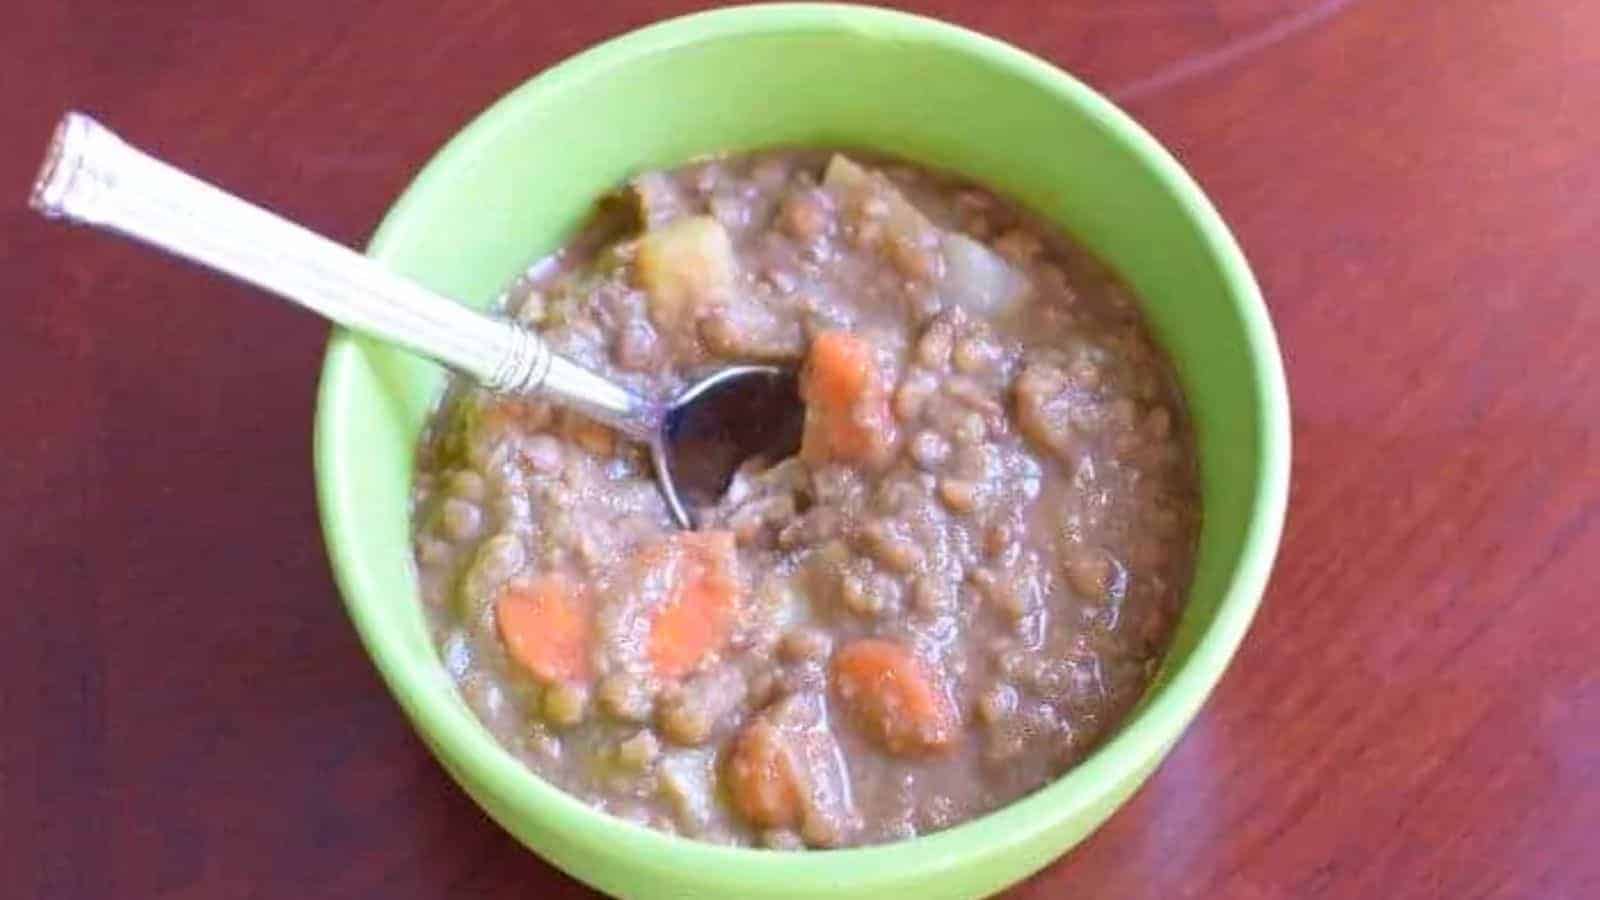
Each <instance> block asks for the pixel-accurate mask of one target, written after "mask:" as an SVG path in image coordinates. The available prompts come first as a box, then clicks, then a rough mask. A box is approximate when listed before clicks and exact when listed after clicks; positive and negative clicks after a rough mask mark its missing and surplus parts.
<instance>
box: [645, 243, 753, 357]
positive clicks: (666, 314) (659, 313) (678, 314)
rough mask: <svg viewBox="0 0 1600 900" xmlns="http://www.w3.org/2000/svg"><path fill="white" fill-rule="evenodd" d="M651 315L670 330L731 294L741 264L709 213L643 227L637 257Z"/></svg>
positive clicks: (691, 319)
mask: <svg viewBox="0 0 1600 900" xmlns="http://www.w3.org/2000/svg"><path fill="white" fill-rule="evenodd" d="M635 264H636V265H637V270H636V271H637V274H638V279H639V285H640V286H641V287H643V288H644V290H645V292H646V293H647V294H649V296H650V318H651V320H652V321H654V322H655V324H656V327H658V328H661V329H666V330H677V329H683V328H687V327H688V326H690V325H692V324H693V321H694V319H695V318H696V317H698V315H699V314H700V313H701V312H703V311H705V310H706V309H707V308H708V307H709V305H710V304H713V303H720V302H723V301H726V300H728V299H729V298H730V297H732V296H733V291H734V286H735V283H736V281H737V278H738V266H737V263H736V262H735V261H734V257H733V242H732V241H731V240H730V239H729V238H728V232H727V229H725V228H723V227H722V223H720V222H718V221H717V220H716V219H714V218H712V217H710V216H689V217H687V218H681V219H675V220H673V221H671V222H668V223H667V224H666V225H663V226H661V227H660V228H654V229H651V230H650V231H647V232H645V234H644V236H643V237H641V238H640V239H639V249H638V255H637V256H636V258H635Z"/></svg>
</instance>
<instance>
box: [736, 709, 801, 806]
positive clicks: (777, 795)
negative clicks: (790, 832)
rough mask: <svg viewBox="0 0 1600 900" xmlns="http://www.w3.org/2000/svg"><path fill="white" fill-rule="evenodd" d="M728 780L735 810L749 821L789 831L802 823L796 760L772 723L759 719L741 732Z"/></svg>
mask: <svg viewBox="0 0 1600 900" xmlns="http://www.w3.org/2000/svg"><path fill="white" fill-rule="evenodd" d="M725 777H726V782H727V785H728V794H729V796H730V797H731V798H732V799H733V806H734V808H735V809H737V810H738V811H739V814H740V815H742V816H744V817H745V818H746V819H748V820H749V821H750V822H752V823H754V824H756V825H758V826H760V827H762V828H788V827H792V826H794V825H795V824H797V823H798V822H799V821H800V813H801V806H800V787H799V785H798V784H797V783H796V778H795V769H794V760H792V759H791V758H790V757H789V749H788V748H787V747H786V746H784V741H783V736H782V735H781V734H780V733H779V732H778V729H777V727H776V726H774V725H773V724H772V723H771V722H768V721H766V720H765V719H756V720H755V721H753V722H751V723H750V724H749V725H747V726H745V729H744V730H743V731H741V732H740V733H739V737H738V739H737V740H736V741H735V742H734V745H733V753H732V754H731V755H730V756H729V757H728V767H727V770H726V774H725Z"/></svg>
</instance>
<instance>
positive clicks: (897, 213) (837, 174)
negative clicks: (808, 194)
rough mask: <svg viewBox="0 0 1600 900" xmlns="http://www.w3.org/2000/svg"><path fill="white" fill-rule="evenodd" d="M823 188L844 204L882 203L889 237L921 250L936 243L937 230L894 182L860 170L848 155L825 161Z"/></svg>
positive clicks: (884, 222) (837, 155) (865, 170)
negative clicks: (920, 247)
mask: <svg viewBox="0 0 1600 900" xmlns="http://www.w3.org/2000/svg"><path fill="white" fill-rule="evenodd" d="M822 186H823V188H825V189H827V190H829V191H831V192H833V193H834V195H835V196H837V197H839V198H840V199H842V200H845V201H846V202H850V203H868V202H873V201H876V202H879V203H881V204H883V207H884V215H883V224H884V231H885V233H886V234H887V235H888V236H889V237H894V238H899V239H900V240H902V241H904V242H906V243H908V244H910V245H912V246H923V247H928V246H932V245H933V244H935V243H936V242H937V241H938V236H939V229H938V227H937V226H935V225H934V224H933V223H932V222H931V221H929V220H928V217H927V216H925V215H923V214H922V210H920V209H917V207H916V206H915V205H914V204H912V202H911V201H910V200H907V199H906V198H905V195H904V194H902V193H900V189H899V188H897V187H895V186H894V182H892V181H890V180H889V179H888V178H887V177H886V176H884V175H883V174H881V173H879V172H874V171H873V170H871V169H867V168H864V167H862V166H861V165H859V164H857V163H856V162H855V161H854V160H852V159H850V158H849V157H847V156H844V155H842V154H838V153H835V154H834V155H833V158H832V159H830V160H829V161H828V168H827V170H826V171H825V172H823V175H822Z"/></svg>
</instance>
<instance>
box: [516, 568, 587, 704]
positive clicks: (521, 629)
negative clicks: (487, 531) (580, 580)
mask: <svg viewBox="0 0 1600 900" xmlns="http://www.w3.org/2000/svg"><path fill="white" fill-rule="evenodd" d="M495 623H496V625H497V626H498V627H499V630H500V639H501V640H502V641H504V642H505V645H506V650H507V652H509V653H510V654H511V659H512V660H513V661H515V662H516V663H517V665H519V666H521V667H522V668H523V669H525V670H527V671H528V673H529V674H531V675H533V677H534V678H537V679H538V680H540V681H543V682H546V683H553V682H565V681H584V680H587V679H588V678H589V674H590V672H589V650H590V639H589V637H590V628H591V617H590V609H589V601H588V597H587V595H586V594H585V593H584V592H583V591H582V590H581V589H580V588H579V587H578V586H577V585H574V584H573V583H571V582H570V581H568V580H567V579H565V578H562V577H560V576H556V575H546V576H543V577H541V578H537V579H535V580H533V581H531V582H512V583H511V584H508V585H506V586H505V588H504V589H503V590H502V591H501V592H500V596H499V597H498V598H497V599H496V600H495Z"/></svg>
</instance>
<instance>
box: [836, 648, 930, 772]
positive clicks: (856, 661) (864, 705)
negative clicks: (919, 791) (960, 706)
mask: <svg viewBox="0 0 1600 900" xmlns="http://www.w3.org/2000/svg"><path fill="white" fill-rule="evenodd" d="M833 679H834V685H835V687H836V689H837V690H838V692H839V699H840V700H842V701H843V703H844V707H845V709H846V710H848V711H849V712H850V714H851V716H852V717H853V718H854V719H855V721H856V722H857V724H858V725H860V727H861V728H862V729H863V730H864V731H866V732H867V733H868V734H869V735H871V736H872V737H873V739H874V740H876V741H877V742H878V743H879V744H881V745H882V746H883V748H884V749H885V750H887V751H889V752H890V753H892V754H894V755H896V756H913V755H918V754H923V753H927V752H930V751H938V750H945V749H948V748H949V747H950V746H951V745H953V744H954V743H955V740H956V737H957V733H958V726H959V716H958V715H957V713H956V709H955V705H954V704H953V703H952V702H951V701H950V698H949V697H948V696H947V695H946V694H945V693H944V692H943V691H941V690H940V689H939V687H938V685H937V684H936V683H935V682H934V679H933V676H932V674H931V673H929V672H928V670H927V667H926V666H924V665H923V664H922V661H921V660H919V659H917V657H916V656H915V655H914V654H912V652H911V651H910V650H909V649H907V648H906V647H904V646H902V645H900V644H897V643H895V642H893V641H887V640H882V639H879V638H862V639H859V640H856V641H852V642H851V643H849V644H847V645H846V646H845V647H844V648H842V649H841V650H840V651H839V652H838V653H837V654H836V655H835V656H834V658H833Z"/></svg>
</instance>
